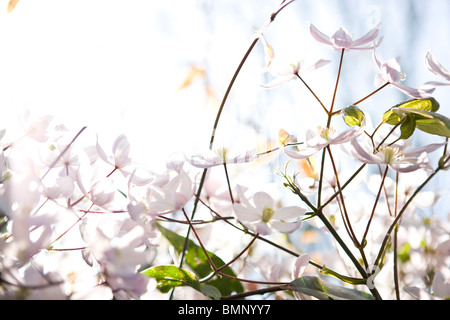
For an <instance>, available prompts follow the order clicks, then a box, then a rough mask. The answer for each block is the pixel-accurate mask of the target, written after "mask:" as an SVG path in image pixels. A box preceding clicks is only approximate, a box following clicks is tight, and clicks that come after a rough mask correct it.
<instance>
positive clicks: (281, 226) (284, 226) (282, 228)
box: [270, 219, 302, 233]
mask: <svg viewBox="0 0 450 320" xmlns="http://www.w3.org/2000/svg"><path fill="white" fill-rule="evenodd" d="M270 225H271V226H272V228H273V229H275V230H277V231H279V232H283V233H291V232H294V231H295V230H297V229H298V228H300V226H301V225H302V220H301V219H298V220H297V221H296V222H283V221H271V222H270Z"/></svg>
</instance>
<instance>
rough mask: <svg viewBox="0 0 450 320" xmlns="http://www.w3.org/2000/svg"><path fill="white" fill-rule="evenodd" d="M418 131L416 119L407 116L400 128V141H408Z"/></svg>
mask: <svg viewBox="0 0 450 320" xmlns="http://www.w3.org/2000/svg"><path fill="white" fill-rule="evenodd" d="M415 130H416V119H415V118H414V117H413V116H411V115H407V116H406V117H405V118H404V119H403V122H402V125H401V126H400V139H408V138H409V137H411V136H412V134H413V133H414V131H415Z"/></svg>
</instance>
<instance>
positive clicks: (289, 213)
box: [272, 206, 306, 220]
mask: <svg viewBox="0 0 450 320" xmlns="http://www.w3.org/2000/svg"><path fill="white" fill-rule="evenodd" d="M305 212H306V210H305V209H304V208H300V207H296V206H292V207H284V208H280V209H277V210H276V211H275V213H274V215H273V216H272V219H274V220H291V219H295V218H298V217H300V216H302V215H304V214H305Z"/></svg>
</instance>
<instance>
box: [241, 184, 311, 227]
mask: <svg viewBox="0 0 450 320" xmlns="http://www.w3.org/2000/svg"><path fill="white" fill-rule="evenodd" d="M233 209H234V212H235V214H236V216H237V218H238V220H239V221H241V222H242V223H243V224H244V225H246V226H247V227H249V228H250V229H252V230H254V231H255V232H256V233H259V234H262V235H268V234H270V232H271V229H274V230H276V231H280V232H285V233H289V232H293V231H294V230H296V229H298V228H299V227H300V225H301V224H302V220H301V219H299V218H300V217H301V216H303V215H304V214H305V212H306V210H305V209H304V208H300V207H296V206H290V207H285V208H276V206H275V201H274V200H273V198H272V197H271V196H270V195H269V194H267V193H266V192H262V191H261V192H257V193H255V195H254V196H253V201H252V203H250V202H249V201H248V200H247V199H246V198H245V196H241V202H240V203H235V204H234V205H233Z"/></svg>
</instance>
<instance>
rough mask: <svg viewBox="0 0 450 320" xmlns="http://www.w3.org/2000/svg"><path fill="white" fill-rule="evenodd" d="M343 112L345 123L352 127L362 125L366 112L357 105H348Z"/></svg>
mask: <svg viewBox="0 0 450 320" xmlns="http://www.w3.org/2000/svg"><path fill="white" fill-rule="evenodd" d="M341 114H342V117H343V118H344V121H345V123H346V124H347V125H349V126H350V127H353V126H361V123H362V122H363V120H364V112H362V111H361V109H359V108H358V107H357V106H353V105H351V106H348V107H347V108H344V109H342V111H341Z"/></svg>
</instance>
